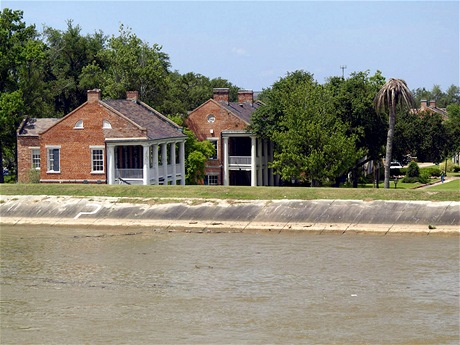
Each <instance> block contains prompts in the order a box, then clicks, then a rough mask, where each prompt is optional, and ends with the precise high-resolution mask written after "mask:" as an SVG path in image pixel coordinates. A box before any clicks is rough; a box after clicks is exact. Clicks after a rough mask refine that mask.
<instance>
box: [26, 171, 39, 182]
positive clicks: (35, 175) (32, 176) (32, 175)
mask: <svg viewBox="0 0 460 345" xmlns="http://www.w3.org/2000/svg"><path fill="white" fill-rule="evenodd" d="M29 182H30V183H40V170H37V169H30V170H29Z"/></svg>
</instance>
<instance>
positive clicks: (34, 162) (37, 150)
mask: <svg viewBox="0 0 460 345" xmlns="http://www.w3.org/2000/svg"><path fill="white" fill-rule="evenodd" d="M37 153H38V154H37ZM37 156H38V157H37ZM30 162H31V168H32V169H35V170H40V166H41V155H40V147H30ZM37 163H38V164H37Z"/></svg>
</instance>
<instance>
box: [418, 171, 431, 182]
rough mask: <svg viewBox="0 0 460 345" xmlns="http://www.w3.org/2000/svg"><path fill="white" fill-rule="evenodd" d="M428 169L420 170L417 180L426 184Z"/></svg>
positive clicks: (428, 177) (428, 175)
mask: <svg viewBox="0 0 460 345" xmlns="http://www.w3.org/2000/svg"><path fill="white" fill-rule="evenodd" d="M430 177H431V174H430V171H429V170H423V171H421V172H420V175H419V177H418V182H420V183H423V184H426V183H428V182H429V181H430Z"/></svg>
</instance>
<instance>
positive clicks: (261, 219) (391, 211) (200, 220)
mask: <svg viewBox="0 0 460 345" xmlns="http://www.w3.org/2000/svg"><path fill="white" fill-rule="evenodd" d="M0 198H1V199H0V224H8V225H34V224H35V225H49V226H79V227H101V226H105V227H112V226H116V227H148V228H150V229H153V230H155V231H185V232H275V233H276V232H286V231H290V232H310V233H323V232H338V233H345V232H346V233H362V232H366V233H375V234H391V233H416V234H449V235H459V234H460V203H459V202H429V201H358V200H311V201H304V200H270V201H267V200H254V201H246V200H244V201H243V200H201V199H180V200H161V199H129V198H110V197H87V198H86V197H85V198H78V197H67V196H0Z"/></svg>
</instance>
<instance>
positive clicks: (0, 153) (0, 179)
mask: <svg viewBox="0 0 460 345" xmlns="http://www.w3.org/2000/svg"><path fill="white" fill-rule="evenodd" d="M0 163H1V165H2V174H1V175H0V183H5V178H4V177H3V145H2V143H1V141H0Z"/></svg>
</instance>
